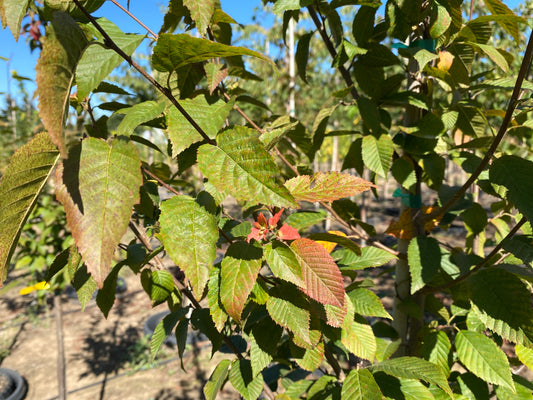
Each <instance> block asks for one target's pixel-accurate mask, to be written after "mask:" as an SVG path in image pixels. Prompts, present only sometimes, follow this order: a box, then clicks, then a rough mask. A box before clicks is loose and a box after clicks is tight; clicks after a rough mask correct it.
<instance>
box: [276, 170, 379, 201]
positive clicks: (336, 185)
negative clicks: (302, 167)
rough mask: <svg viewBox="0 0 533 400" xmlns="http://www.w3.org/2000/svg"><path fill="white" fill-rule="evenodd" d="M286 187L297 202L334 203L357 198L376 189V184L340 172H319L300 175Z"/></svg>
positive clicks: (289, 181) (286, 184) (288, 182)
mask: <svg viewBox="0 0 533 400" xmlns="http://www.w3.org/2000/svg"><path fill="white" fill-rule="evenodd" d="M285 187H286V188H287V189H289V192H290V193H291V194H292V195H293V197H294V198H295V199H296V200H297V201H309V202H311V203H314V202H317V201H328V202H330V201H334V200H338V199H342V198H343V197H350V196H355V195H356V194H359V193H361V192H364V191H366V190H369V189H370V188H372V187H375V185H374V184H372V183H370V182H368V181H366V180H364V179H362V178H358V177H355V176H353V175H349V174H343V173H340V172H317V173H316V174H314V175H313V176H309V175H300V176H297V177H295V178H292V179H290V180H288V181H287V182H285Z"/></svg>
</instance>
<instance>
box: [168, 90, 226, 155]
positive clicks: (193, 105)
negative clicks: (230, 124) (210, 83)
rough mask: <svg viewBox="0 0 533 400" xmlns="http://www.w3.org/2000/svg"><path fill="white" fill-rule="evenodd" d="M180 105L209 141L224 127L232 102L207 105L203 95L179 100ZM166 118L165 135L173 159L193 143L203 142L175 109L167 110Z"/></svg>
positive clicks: (220, 101) (217, 102) (221, 101)
mask: <svg viewBox="0 0 533 400" xmlns="http://www.w3.org/2000/svg"><path fill="white" fill-rule="evenodd" d="M180 104H181V105H182V106H183V108H184V109H185V111H187V113H188V114H189V115H190V116H191V117H192V118H194V120H195V121H196V122H197V123H198V125H200V128H202V129H203V131H204V132H205V133H206V134H207V136H209V137H210V138H211V139H214V138H215V137H216V135H217V133H218V131H219V130H220V129H221V128H222V127H223V126H224V122H225V121H226V118H227V117H228V114H229V112H230V111H231V109H232V107H233V103H232V102H229V103H226V102H225V101H223V100H218V101H216V102H215V103H213V104H209V103H208V102H207V100H206V98H205V96H204V95H200V96H197V97H195V98H194V99H185V100H180ZM166 118H167V135H168V137H169V139H170V141H171V143H172V156H173V157H176V156H177V155H178V154H179V153H181V152H182V151H184V150H185V149H187V148H188V147H190V146H191V145H192V144H193V143H196V142H200V141H202V140H203V139H202V136H201V135H200V134H199V133H198V131H197V130H196V129H194V127H193V126H192V125H191V123H190V122H189V121H187V120H186V119H185V117H184V116H183V114H182V113H181V112H179V110H178V109H177V108H175V107H171V108H169V109H168V110H167V112H166Z"/></svg>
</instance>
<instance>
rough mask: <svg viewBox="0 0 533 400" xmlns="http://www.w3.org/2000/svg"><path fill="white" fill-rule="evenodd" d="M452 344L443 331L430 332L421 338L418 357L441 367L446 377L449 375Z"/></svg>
mask: <svg viewBox="0 0 533 400" xmlns="http://www.w3.org/2000/svg"><path fill="white" fill-rule="evenodd" d="M451 348H452V344H451V342H450V339H449V338H448V335H446V333H445V332H444V331H432V332H428V333H425V334H424V335H423V337H422V345H421V347H420V355H421V356H422V357H423V358H424V359H425V360H428V361H430V362H432V363H433V364H436V365H438V366H439V367H441V369H442V371H443V372H444V374H445V375H446V376H449V375H450V360H451V355H450V350H451Z"/></svg>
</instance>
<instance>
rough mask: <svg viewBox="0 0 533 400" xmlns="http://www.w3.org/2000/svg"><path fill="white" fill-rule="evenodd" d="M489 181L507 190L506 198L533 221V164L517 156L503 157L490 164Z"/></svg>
mask: <svg viewBox="0 0 533 400" xmlns="http://www.w3.org/2000/svg"><path fill="white" fill-rule="evenodd" d="M489 176H490V181H491V182H494V183H496V184H498V185H503V186H505V187H506V188H507V198H508V199H509V200H510V201H511V202H512V203H513V204H514V205H515V207H516V208H518V210H519V211H520V212H521V213H522V214H524V215H525V216H526V217H527V219H528V220H529V221H533V186H532V185H531V182H533V162H531V161H528V160H526V159H523V158H520V157H517V156H503V157H500V158H498V159H497V160H496V161H494V162H493V163H492V166H491V168H490V172H489Z"/></svg>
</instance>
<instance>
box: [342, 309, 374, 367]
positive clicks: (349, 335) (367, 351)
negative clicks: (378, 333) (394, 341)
mask: <svg viewBox="0 0 533 400" xmlns="http://www.w3.org/2000/svg"><path fill="white" fill-rule="evenodd" d="M341 342H342V344H343V345H344V346H345V347H346V348H347V349H348V351H350V353H353V354H354V355H355V356H356V357H359V358H362V359H364V360H368V361H370V362H373V361H374V358H375V356H376V350H377V344H376V337H375V336H374V332H373V331H372V327H371V326H370V324H369V323H368V322H367V321H366V320H365V319H364V318H363V317H360V316H357V317H356V318H355V320H354V319H351V318H348V317H346V318H345V320H344V323H343V324H342V330H341Z"/></svg>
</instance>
